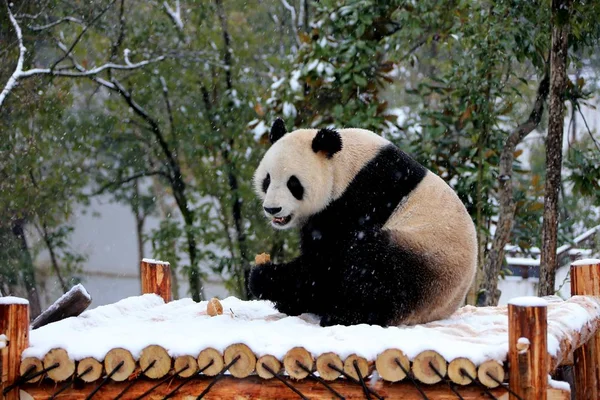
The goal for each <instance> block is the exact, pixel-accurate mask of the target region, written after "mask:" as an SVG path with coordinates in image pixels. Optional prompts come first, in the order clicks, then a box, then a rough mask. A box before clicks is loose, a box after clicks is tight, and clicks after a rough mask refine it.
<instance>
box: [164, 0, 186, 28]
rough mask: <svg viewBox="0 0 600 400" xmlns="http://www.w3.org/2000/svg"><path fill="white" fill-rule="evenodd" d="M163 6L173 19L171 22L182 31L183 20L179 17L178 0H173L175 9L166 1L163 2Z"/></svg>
mask: <svg viewBox="0 0 600 400" xmlns="http://www.w3.org/2000/svg"><path fill="white" fill-rule="evenodd" d="M163 6H164V7H165V11H166V12H167V14H168V15H169V17H171V19H172V20H173V23H174V24H175V25H176V26H177V28H179V30H180V31H183V20H182V19H181V7H180V5H179V0H175V9H174V10H173V9H172V8H171V6H169V3H167V2H166V1H165V2H163Z"/></svg>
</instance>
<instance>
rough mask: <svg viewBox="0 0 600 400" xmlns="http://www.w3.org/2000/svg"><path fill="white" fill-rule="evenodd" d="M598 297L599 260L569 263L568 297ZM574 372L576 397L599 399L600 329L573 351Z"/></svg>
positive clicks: (599, 288) (599, 281) (599, 291)
mask: <svg viewBox="0 0 600 400" xmlns="http://www.w3.org/2000/svg"><path fill="white" fill-rule="evenodd" d="M576 295H587V296H600V260H598V259H589V260H581V261H575V262H574V263H572V264H571V296H576ZM573 357H574V358H573V360H574V367H573V372H574V375H575V398H576V399H577V400H587V399H590V400H591V399H598V398H599V397H598V396H600V364H599V363H600V332H598V331H597V332H596V333H595V334H594V335H593V336H592V337H591V339H590V340H588V342H587V343H585V344H584V345H583V346H581V347H579V348H578V349H576V350H575V353H574V356H573Z"/></svg>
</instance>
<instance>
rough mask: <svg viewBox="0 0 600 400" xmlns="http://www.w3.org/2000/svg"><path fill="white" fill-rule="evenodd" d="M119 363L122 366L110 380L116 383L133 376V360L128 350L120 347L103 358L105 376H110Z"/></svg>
mask: <svg viewBox="0 0 600 400" xmlns="http://www.w3.org/2000/svg"><path fill="white" fill-rule="evenodd" d="M121 361H122V362H123V365H121V367H119V369H118V370H117V372H115V373H114V374H113V375H112V376H111V379H112V380H113V381H116V382H122V381H124V380H125V379H127V378H129V376H130V375H131V374H133V371H135V360H134V359H133V356H132V355H131V353H130V352H129V351H128V350H125V349H122V348H120V347H117V348H114V349H112V350H111V351H109V352H108V353H107V354H106V357H104V370H105V371H106V373H107V374H111V373H112V372H113V370H114V369H115V368H117V367H118V365H119V364H120V363H121Z"/></svg>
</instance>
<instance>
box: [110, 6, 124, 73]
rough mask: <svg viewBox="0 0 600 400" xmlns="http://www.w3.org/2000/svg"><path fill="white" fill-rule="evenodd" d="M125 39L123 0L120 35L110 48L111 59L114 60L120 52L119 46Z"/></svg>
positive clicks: (120, 13)
mask: <svg viewBox="0 0 600 400" xmlns="http://www.w3.org/2000/svg"><path fill="white" fill-rule="evenodd" d="M123 40H125V0H121V6H120V7H119V36H117V40H116V41H115V42H113V44H112V48H111V49H110V58H109V60H110V61H114V59H115V58H116V57H117V53H118V52H119V47H121V44H123Z"/></svg>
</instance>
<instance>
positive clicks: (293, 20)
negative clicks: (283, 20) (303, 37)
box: [281, 0, 302, 47]
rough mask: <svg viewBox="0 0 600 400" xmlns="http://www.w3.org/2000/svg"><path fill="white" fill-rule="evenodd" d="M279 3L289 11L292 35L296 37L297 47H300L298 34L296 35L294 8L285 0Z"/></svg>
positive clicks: (296, 21) (296, 20)
mask: <svg viewBox="0 0 600 400" xmlns="http://www.w3.org/2000/svg"><path fill="white" fill-rule="evenodd" d="M281 4H283V6H284V7H285V8H286V9H287V10H288V11H289V12H290V15H291V17H292V28H293V31H294V37H295V38H296V44H298V47H300V45H301V44H302V43H301V42H300V36H298V19H297V18H296V9H295V8H294V7H293V6H291V5H290V3H288V2H287V1H286V0H281Z"/></svg>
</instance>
